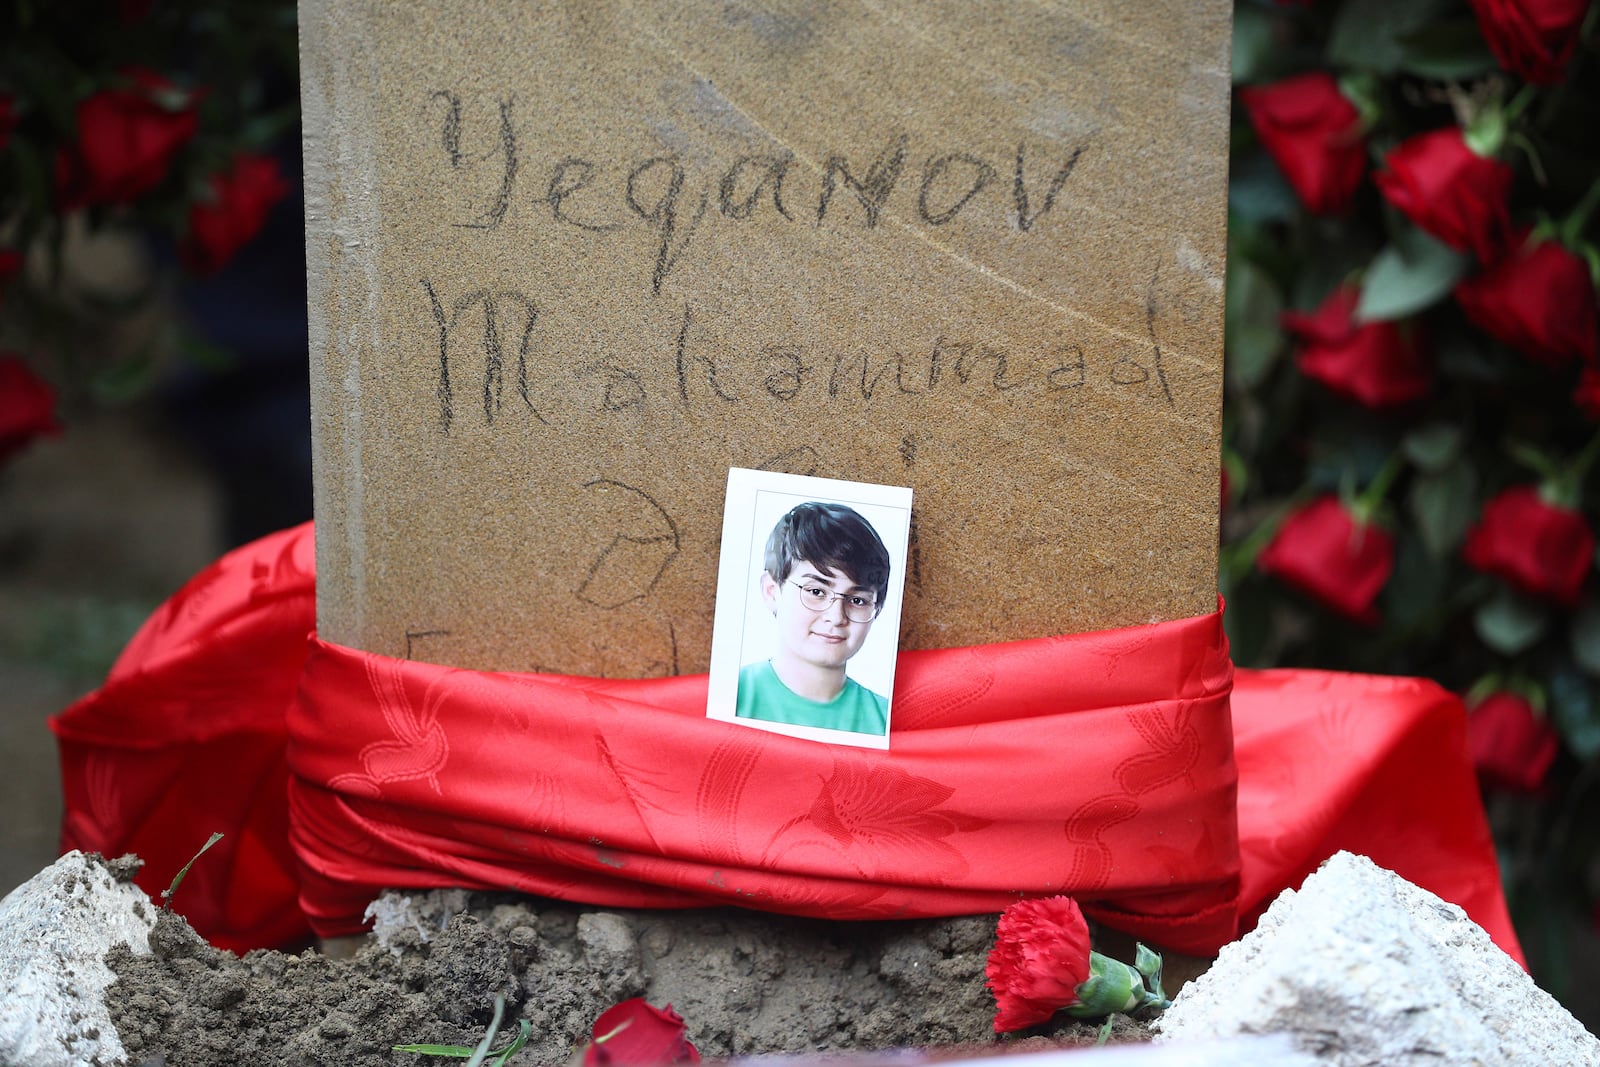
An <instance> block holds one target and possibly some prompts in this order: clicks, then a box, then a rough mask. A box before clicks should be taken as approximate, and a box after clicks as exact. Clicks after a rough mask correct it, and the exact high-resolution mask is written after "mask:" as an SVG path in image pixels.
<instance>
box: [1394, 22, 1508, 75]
mask: <svg viewBox="0 0 1600 1067" xmlns="http://www.w3.org/2000/svg"><path fill="white" fill-rule="evenodd" d="M1399 43H1400V50H1401V56H1400V67H1401V69H1402V70H1405V71H1408V72H1409V73H1412V74H1417V75H1420V76H1421V77H1424V78H1437V79H1438V80H1440V81H1465V80H1467V79H1470V78H1475V77H1477V76H1478V75H1480V74H1487V73H1489V72H1490V71H1492V70H1494V69H1495V68H1496V67H1498V66H1499V64H1498V63H1497V62H1496V60H1495V58H1494V53H1493V52H1491V51H1489V46H1488V44H1487V43H1486V42H1485V41H1484V39H1483V33H1482V32H1481V31H1480V30H1479V29H1478V23H1477V20H1476V19H1471V18H1455V19H1439V20H1437V21H1435V22H1430V23H1428V24H1427V25H1425V26H1421V27H1419V28H1417V29H1415V30H1412V31H1410V32H1409V33H1406V34H1403V35H1402V36H1401V37H1400V39H1399Z"/></svg>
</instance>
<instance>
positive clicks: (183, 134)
mask: <svg viewBox="0 0 1600 1067" xmlns="http://www.w3.org/2000/svg"><path fill="white" fill-rule="evenodd" d="M124 76H125V78H126V79H127V81H128V84H127V85H126V86H123V87H119V88H115V89H104V90H102V91H100V92H98V93H95V94H94V95H92V96H89V97H87V98H85V99H84V100H83V101H82V102H80V103H79V104H78V109H77V120H78V142H77V144H76V145H75V146H74V147H73V148H72V149H71V150H70V151H66V150H63V151H62V152H60V153H59V154H58V155H57V157H56V199H57V201H58V204H59V206H60V208H61V210H63V211H71V210H74V209H76V208H80V207H87V206H89V205H91V204H126V203H128V202H130V201H133V200H136V199H138V198H139V197H141V196H143V195H144V194H146V193H148V192H150V191H151V190H152V189H154V188H155V187H156V186H158V185H160V184H161V182H162V181H163V180H164V179H165V178H166V176H167V174H168V172H169V171H170V170H171V169H172V159H173V157H174V156H176V155H177V153H178V150H179V149H180V148H182V147H183V146H184V145H185V144H187V143H188V142H189V140H190V139H191V138H193V137H194V134H195V129H196V125H197V119H196V117H195V110H194V102H195V96H194V94H192V93H185V92H183V91H182V90H180V89H178V88H177V87H176V86H174V85H173V84H172V83H171V82H169V81H167V79H165V78H163V77H162V76H161V75H159V74H156V73H153V72H151V71H148V70H142V69H130V70H127V71H125V72H124Z"/></svg>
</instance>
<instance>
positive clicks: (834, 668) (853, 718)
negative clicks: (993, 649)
mask: <svg viewBox="0 0 1600 1067" xmlns="http://www.w3.org/2000/svg"><path fill="white" fill-rule="evenodd" d="M888 592H889V552H888V549H886V548H885V547H884V545H883V540H882V539H881V538H880V537H879V536H878V533H877V531H876V530H874V529H873V528H872V524H871V523H869V522H867V520H866V519H864V518H862V517H861V515H860V514H859V513H858V512H857V511H855V509H853V508H849V507H846V506H845V505H843V504H823V503H817V502H814V501H813V502H807V503H804V504H800V505H798V506H796V507H795V508H793V509H791V510H790V511H789V512H788V514H786V515H784V517H783V518H782V519H780V520H778V524H777V525H776V526H774V527H773V528H772V533H771V535H770V536H768V538H767V549H766V559H765V570H764V571H763V573H762V575H761V597H762V600H763V602H764V603H765V604H766V606H767V608H768V609H769V610H770V611H771V612H772V616H773V618H774V619H776V620H777V628H778V650H777V651H776V652H775V653H774V654H773V656H772V658H771V659H767V660H762V661H760V662H758V663H751V664H747V665H746V666H744V667H743V668H742V669H741V670H740V671H739V691H738V694H739V695H738V703H737V708H736V710H735V715H736V716H738V717H739V718H744V719H761V720H764V721H766V722H781V723H788V724H790V725H794V726H815V727H821V728H823V729H830V730H848V731H851V732H853V733H864V734H883V733H885V732H886V731H887V730H888V726H889V701H888V698H887V697H884V696H881V695H879V694H878V693H874V692H873V691H872V690H870V689H868V688H866V687H865V686H863V685H861V684H860V683H859V682H857V681H856V680H855V679H853V678H850V677H848V676H847V675H846V674H845V664H846V663H848V662H849V660H850V657H851V656H854V655H855V654H856V653H857V652H858V651H860V649H861V643H862V642H863V641H865V640H866V639H867V634H868V633H870V632H871V630H872V624H873V622H874V620H876V619H877V617H878V615H879V613H880V612H882V611H883V605H884V601H885V599H886V598H887V596H888Z"/></svg>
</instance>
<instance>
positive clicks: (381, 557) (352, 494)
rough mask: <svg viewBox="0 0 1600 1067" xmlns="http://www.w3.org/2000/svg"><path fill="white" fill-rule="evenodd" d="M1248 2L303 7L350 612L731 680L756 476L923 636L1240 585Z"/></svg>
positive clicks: (468, 662)
mask: <svg viewBox="0 0 1600 1067" xmlns="http://www.w3.org/2000/svg"><path fill="white" fill-rule="evenodd" d="M1229 17H1230V5H1229V3H1228V2H1227V0H1161V2H1155V3H1150V4H1143V5H1138V6H1137V7H1130V6H1128V5H1124V4H1118V3H1113V2H1111V0H1074V2H1070V3H1065V4H1060V5H1048V6H1046V5H972V4H968V3H966V2H965V0H941V2H918V3H911V2H909V0H880V2H871V3H867V2H862V3H813V2H809V0H808V2H804V3H802V2H798V0H793V2H791V0H750V2H746V0H716V2H711V0H690V2H680V3H628V2H623V0H573V2H571V3H549V4H512V3H502V4H494V3H483V2H477V0H435V2H431V3H427V4H422V3H416V2H404V3H389V2H384V3H379V2H377V0H301V4H300V33H301V51H302V85H303V89H302V92H303V103H304V116H305V148H306V194H307V200H306V215H307V263H308V273H309V277H310V290H311V297H310V312H311V350H312V396H313V412H314V447H315V468H316V514H317V523H318V528H317V559H318V627H319V632H320V634H321V635H322V636H323V637H324V638H326V639H328V640H331V641H335V642H338V643H341V644H345V645H350V646H354V647H358V648H363V649H366V650H369V651H373V652H379V653H385V654H389V655H395V656H407V657H410V658H415V659H422V660H429V661H432V662H438V663H445V664H452V665H458V666H465V667H471V668H477V669H492V668H493V669H541V670H552V671H560V672H568V673H579V674H594V675H609V676H651V675H662V674H669V673H688V672H694V671H702V670H704V669H705V668H706V665H707V661H708V657H709V649H710V634H711V613H712V605H713V599H714V594H715V580H716V565H717V547H718V538H719V535H720V527H721V508H722V492H723V487H724V485H725V482H726V474H727V469H728V468H729V467H730V466H741V467H755V468H763V469H779V470H786V471H791V472H795V473H804V474H815V475H820V476H825V477H831V478H840V479H847V480H856V481H871V482H881V483H888V484H895V485H910V486H912V487H913V488H914V489H915V492H916V511H915V516H914V520H913V521H914V526H913V538H912V549H911V553H910V558H909V559H908V561H907V575H906V576H907V583H906V594H905V595H906V604H905V610H904V615H903V630H902V640H903V645H904V646H906V647H913V648H916V647H944V646H954V645H964V644H976V643H983V642H990V641H998V640H1006V639H1014V638H1025V637H1037V636H1044V635H1050V634H1056V633H1068V632H1077V631H1084V630H1093V629H1100V628H1105V627H1111V626H1119V625H1128V624H1137V623H1145V622H1150V621H1155V620H1159V619H1168V618H1177V617H1183V616H1189V615H1195V614H1203V613H1207V612H1210V611H1212V610H1214V609H1215V607H1216V599H1215V596H1216V593H1215V591H1216V581H1215V566H1216V542H1217V527H1216V521H1217V516H1216V511H1217V470H1218V434H1219V428H1218V414H1219V407H1220V400H1221V348H1222V284H1223V269H1224V266H1223V264H1224V231H1225V199H1226V180H1227V166H1226V145H1227V126H1228V92H1229V71H1228V55H1229V53H1228V49H1229Z"/></svg>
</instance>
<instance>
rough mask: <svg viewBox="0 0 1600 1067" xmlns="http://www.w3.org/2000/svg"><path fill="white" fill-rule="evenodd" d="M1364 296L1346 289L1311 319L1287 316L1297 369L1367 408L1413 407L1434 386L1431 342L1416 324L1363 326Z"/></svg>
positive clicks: (1293, 314) (1285, 322)
mask: <svg viewBox="0 0 1600 1067" xmlns="http://www.w3.org/2000/svg"><path fill="white" fill-rule="evenodd" d="M1360 300H1361V292H1360V290H1359V289H1357V288H1356V287H1355V286H1353V285H1346V286H1342V287H1340V288H1338V289H1335V290H1334V291H1333V292H1332V293H1330V294H1329V295H1328V298H1327V299H1326V300H1324V301H1323V302H1322V304H1321V305H1320V306H1318V308H1317V310H1316V311H1314V312H1312V313H1311V314H1309V315H1308V314H1305V313H1303V312H1298V311H1287V312H1284V314H1283V317H1282V322H1283V326H1284V329H1286V330H1287V331H1288V332H1289V334H1290V335H1291V336H1292V337H1293V338H1294V339H1295V342H1296V344H1295V366H1297V367H1298V368H1300V373H1302V374H1304V375H1305V376H1306V377H1307V378H1310V379H1311V380H1312V381H1314V382H1318V383H1319V384H1321V385H1323V386H1325V387H1326V388H1327V389H1328V390H1329V391H1330V392H1333V393H1336V394H1338V395H1339V396H1342V397H1345V398H1347V399H1350V400H1354V401H1355V402H1356V403H1358V404H1360V405H1361V406H1363V407H1367V408H1373V409H1380V408H1390V407H1397V406H1399V405H1402V404H1409V403H1410V402H1411V401H1413V400H1418V399H1420V398H1422V397H1424V396H1426V395H1427V393H1428V390H1429V389H1431V388H1432V387H1433V365H1432V361H1431V359H1430V357H1429V354H1428V350H1427V347H1426V337H1425V336H1424V334H1423V333H1422V330H1421V328H1420V327H1418V326H1416V325H1414V324H1412V323H1400V322H1388V321H1380V322H1368V323H1357V322H1356V320H1355V310H1356V305H1357V304H1358V303H1359V302H1360Z"/></svg>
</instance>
